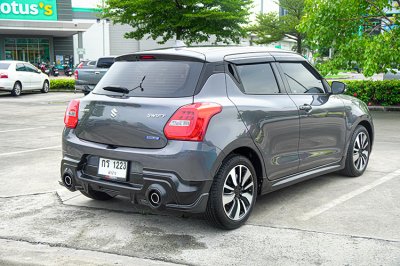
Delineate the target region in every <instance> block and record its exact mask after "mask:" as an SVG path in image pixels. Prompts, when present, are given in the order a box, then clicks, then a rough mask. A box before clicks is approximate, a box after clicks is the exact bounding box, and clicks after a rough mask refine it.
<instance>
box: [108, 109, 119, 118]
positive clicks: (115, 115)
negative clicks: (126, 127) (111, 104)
mask: <svg viewBox="0 0 400 266" xmlns="http://www.w3.org/2000/svg"><path fill="white" fill-rule="evenodd" d="M117 115H118V110H117V109H115V108H113V109H112V110H111V114H110V116H111V118H116V117H117Z"/></svg>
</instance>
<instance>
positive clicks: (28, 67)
mask: <svg viewBox="0 0 400 266" xmlns="http://www.w3.org/2000/svg"><path fill="white" fill-rule="evenodd" d="M24 65H25V68H26V71H28V72H35V73H37V72H38V70H37V68H36V67H34V66H32V65H30V64H24Z"/></svg>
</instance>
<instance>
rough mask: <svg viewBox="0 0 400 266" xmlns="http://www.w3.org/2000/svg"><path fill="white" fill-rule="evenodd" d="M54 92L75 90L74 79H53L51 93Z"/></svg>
mask: <svg viewBox="0 0 400 266" xmlns="http://www.w3.org/2000/svg"><path fill="white" fill-rule="evenodd" d="M52 90H72V91H73V90H75V80H74V79H52V80H50V91H52Z"/></svg>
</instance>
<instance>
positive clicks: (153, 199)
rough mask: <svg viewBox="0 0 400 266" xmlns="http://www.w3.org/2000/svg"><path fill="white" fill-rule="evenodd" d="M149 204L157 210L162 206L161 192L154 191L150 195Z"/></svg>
mask: <svg viewBox="0 0 400 266" xmlns="http://www.w3.org/2000/svg"><path fill="white" fill-rule="evenodd" d="M149 202H150V204H151V206H153V207H155V208H157V207H160V205H161V195H160V192H159V191H157V190H152V191H150V193H149Z"/></svg>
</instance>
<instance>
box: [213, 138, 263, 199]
mask: <svg viewBox="0 0 400 266" xmlns="http://www.w3.org/2000/svg"><path fill="white" fill-rule="evenodd" d="M251 143H253V142H251ZM221 155H222V156H223V157H222V158H220V160H218V161H219V162H220V163H219V164H218V167H216V168H215V174H216V173H217V172H218V170H219V168H220V167H221V165H222V164H223V163H224V162H225V161H226V160H227V159H228V158H229V157H231V156H232V155H241V156H244V157H246V158H247V159H249V160H250V162H251V163H252V165H253V167H254V170H255V171H256V176H257V186H258V188H257V193H258V194H260V193H261V188H262V185H263V182H264V177H265V176H266V172H265V166H264V161H263V159H262V155H261V154H260V152H259V151H258V149H257V148H256V147H252V146H249V145H235V146H230V147H229V148H225V149H224V150H223V153H221Z"/></svg>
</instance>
